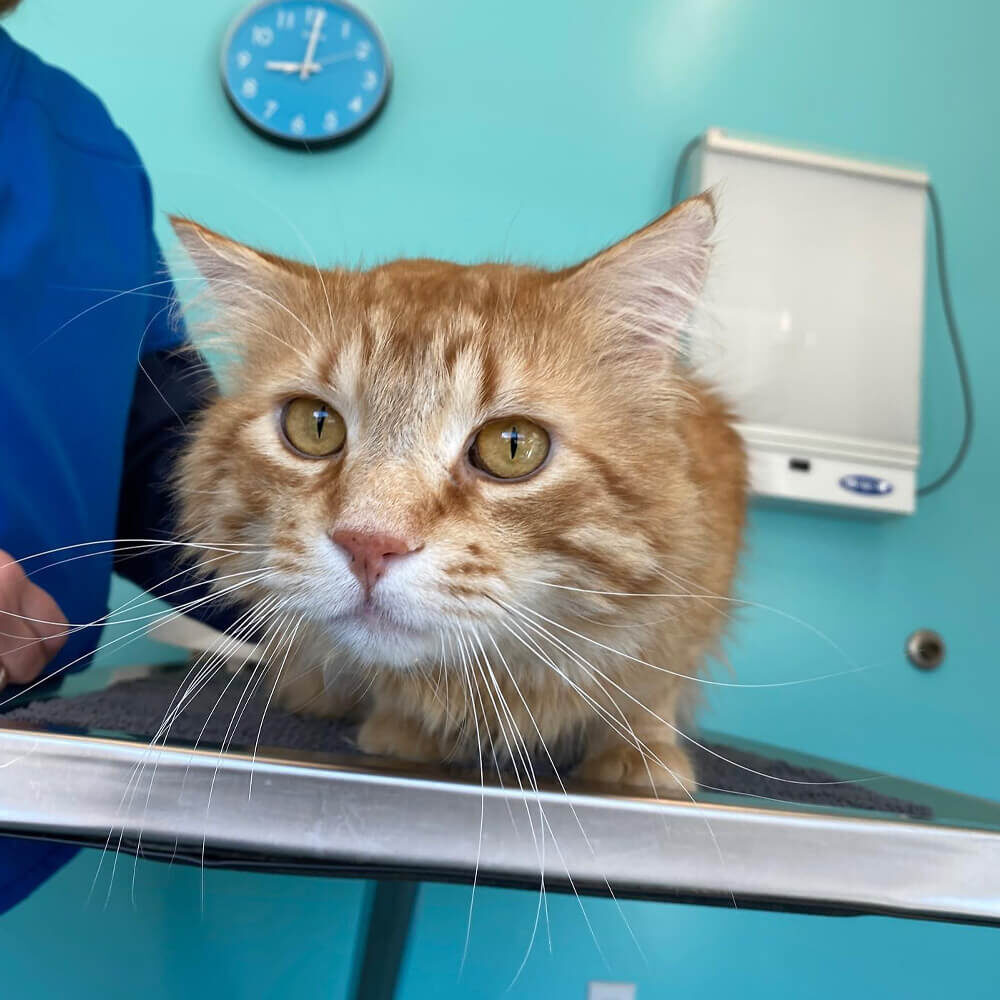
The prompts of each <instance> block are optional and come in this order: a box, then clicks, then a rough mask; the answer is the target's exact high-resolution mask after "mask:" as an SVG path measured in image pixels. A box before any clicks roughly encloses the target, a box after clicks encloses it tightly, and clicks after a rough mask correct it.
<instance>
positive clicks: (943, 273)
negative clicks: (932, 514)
mask: <svg viewBox="0 0 1000 1000" xmlns="http://www.w3.org/2000/svg"><path fill="white" fill-rule="evenodd" d="M700 142H701V136H695V138H693V139H692V140H691V141H690V142H689V143H688V144H687V145H686V146H685V147H684V148H683V149H682V150H681V152H680V155H679V156H678V157H677V166H676V167H675V168H674V183H673V187H672V189H671V192H670V203H671V205H676V204H677V202H679V201H680V200H681V189H682V188H683V186H684V175H685V174H686V172H687V167H688V163H689V162H690V160H691V157H692V155H693V154H694V151H695V149H697V148H698V144H699V143H700ZM927 200H928V201H929V202H930V206H931V218H932V219H933V222H934V240H935V252H936V255H937V272H938V286H939V287H940V289H941V305H942V307H943V308H944V318H945V323H946V324H947V326H948V337H949V338H950V340H951V347H952V350H953V351H954V354H955V367H956V368H957V369H958V379H959V382H960V384H961V386H962V407H963V410H964V413H965V424H964V426H963V428H962V440H961V442H960V443H959V446H958V450H957V451H956V452H955V457H954V458H953V459H952V460H951V464H950V465H949V466H948V468H947V469H945V470H944V472H942V473H941V475H940V476H938V477H937V479H933V480H931V482H929V483H926V484H925V485H923V486H918V487H917V496H921V497H925V496H927V494H928V493H933V492H934V491H935V490H937V489H940V488H941V487H942V486H944V484H945V483H947V482H948V480H950V479H951V478H952V476H954V475H955V473H956V472H958V470H959V469H960V468H961V467H962V463H963V462H964V461H965V456H966V455H967V454H968V451H969V446H970V445H971V444H972V434H973V431H974V429H975V426H976V413H975V407H974V405H973V402H972V382H971V380H970V379H969V368H968V365H967V364H966V361H965V351H964V350H963V348H962V337H961V334H960V333H959V330H958V320H956V319H955V307H954V305H953V304H952V301H951V285H950V284H949V282H948V266H947V262H946V259H945V248H944V221H943V220H942V218H941V205H940V203H939V202H938V196H937V192H936V191H935V190H934V185H933V184H928V185H927Z"/></svg>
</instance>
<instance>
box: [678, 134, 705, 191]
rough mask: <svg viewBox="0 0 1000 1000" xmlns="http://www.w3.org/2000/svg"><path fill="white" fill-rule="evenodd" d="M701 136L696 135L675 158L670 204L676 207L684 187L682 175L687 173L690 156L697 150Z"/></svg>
mask: <svg viewBox="0 0 1000 1000" xmlns="http://www.w3.org/2000/svg"><path fill="white" fill-rule="evenodd" d="M700 142H701V136H700V135H696V136H695V137H694V138H693V139H692V140H691V141H690V142H689V143H688V144H687V145H686V146H685V147H684V148H683V149H682V150H681V155H680V156H678V157H677V166H676V167H674V185H673V187H672V188H671V191H670V204H671V205H676V204H677V202H679V201H680V200H681V188H682V187H683V185H684V174H685V173H686V171H687V165H688V162H689V161H690V159H691V156H692V154H693V153H694V151H695V150H696V149H697V148H698V144H699V143H700Z"/></svg>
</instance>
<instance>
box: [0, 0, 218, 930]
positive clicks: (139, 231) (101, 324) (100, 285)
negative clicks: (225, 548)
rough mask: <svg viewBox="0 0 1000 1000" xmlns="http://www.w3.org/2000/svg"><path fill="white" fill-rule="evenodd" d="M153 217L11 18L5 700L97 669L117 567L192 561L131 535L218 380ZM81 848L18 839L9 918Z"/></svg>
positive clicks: (2, 591)
mask: <svg viewBox="0 0 1000 1000" xmlns="http://www.w3.org/2000/svg"><path fill="white" fill-rule="evenodd" d="M15 5H16V0H15V2H14V3H12V2H10V0H7V2H4V0H0V15H2V14H3V13H6V12H8V11H9V10H11V9H12V8H13V7H14V6H15ZM152 218H153V216H152V197H151V192H150V186H149V180H148V178H147V176H146V173H145V171H144V169H143V167H142V164H141V162H140V160H139V157H138V155H137V153H136V151H135V149H134V148H133V146H132V144H131V142H130V141H129V139H128V137H127V136H126V135H125V134H124V133H123V132H122V131H121V130H120V129H118V128H117V127H116V126H115V124H114V122H113V121H112V120H111V118H110V116H109V115H108V113H107V111H106V110H105V109H104V107H103V105H102V104H101V102H100V101H99V100H98V99H97V97H95V96H94V95H93V94H92V93H90V91H88V90H87V89H86V88H85V87H83V86H82V85H81V84H80V83H78V82H77V81H76V80H74V79H73V78H72V77H71V76H69V75H67V74H66V73H64V72H62V71H61V70H58V69H55V68H53V67H51V66H48V65H46V64H45V63H44V62H42V61H41V60H40V59H38V58H37V57H36V56H35V55H33V54H32V53H31V52H29V51H27V50H26V49H24V48H22V47H21V46H19V45H18V44H17V43H16V42H14V40H13V39H12V38H11V37H10V35H9V34H8V33H7V32H6V31H5V30H4V29H3V28H2V27H0V550H2V551H0V685H3V687H4V690H3V691H2V693H0V711H2V709H3V705H9V703H10V700H11V696H12V695H15V694H17V693H18V691H20V690H23V688H24V686H25V685H32V684H37V683H38V681H39V679H40V680H41V682H42V685H43V686H45V687H47V688H51V687H54V686H55V685H57V684H58V681H59V679H60V678H61V677H62V676H63V674H64V672H65V671H66V670H70V669H71V670H76V669H79V668H81V667H83V666H85V665H86V664H87V662H88V660H89V659H90V657H91V656H92V654H93V653H94V651H95V649H96V648H97V646H98V643H99V641H100V638H99V637H100V627H99V625H97V626H95V627H89V628H81V629H73V628H72V627H71V628H69V629H67V628H65V627H63V624H62V623H64V622H66V621H68V622H69V623H72V624H80V623H90V622H95V623H99V622H100V621H101V619H102V617H103V616H105V615H106V614H107V611H108V607H107V601H108V593H109V588H110V580H111V573H112V570H113V569H115V570H117V571H118V572H120V573H121V574H122V575H124V576H126V577H128V578H129V579H131V580H133V581H134V582H136V583H137V584H139V585H140V586H141V587H143V588H145V589H147V590H153V589H154V588H155V587H156V585H157V584H159V583H161V582H162V581H164V580H166V579H167V578H168V577H170V576H172V575H173V574H175V573H176V572H177V566H176V550H175V548H174V547H173V546H169V545H168V546H162V547H159V548H145V549H138V550H134V551H127V550H126V546H125V545H124V543H123V544H122V545H120V546H118V549H117V551H116V546H115V544H114V541H113V540H114V539H161V538H162V539H169V538H170V537H171V535H172V533H173V532H172V524H171V516H170V496H169V486H168V481H169V476H170V466H171V460H172V458H173V456H174V454H175V453H176V450H177V448H178V447H179V445H180V443H181V442H182V440H183V432H184V422H185V418H186V417H187V416H189V415H190V414H191V413H192V412H194V411H195V410H197V409H198V408H199V406H200V405H202V404H203V402H204V398H205V393H210V392H211V391H213V389H214V385H213V383H212V382H211V378H210V376H206V375H204V374H202V372H203V371H204V366H202V365H201V364H200V363H199V361H198V359H197V357H196V356H195V355H194V354H193V352H190V351H183V352H180V353H178V351H177V348H178V347H180V346H181V345H182V344H183V341H184V331H183V328H182V326H180V325H178V324H177V323H176V322H175V321H174V320H173V319H172V312H173V310H172V309H171V305H172V304H173V296H174V290H173V286H172V284H171V282H170V280H169V277H168V275H167V273H166V270H165V268H164V265H163V262H162V259H161V255H160V249H159V247H158V246H157V242H156V239H155V237H154V235H153V227H152ZM140 361H141V365H140ZM109 540H110V541H109ZM81 543H98V544H91V545H86V546H81ZM67 546H78V547H77V548H64V547H67ZM60 550H62V551H60ZM41 553H48V554H47V555H39V554H41ZM78 555H82V556H85V558H72V561H67V560H68V559H70V558H71V557H75V556H78ZM192 582H193V579H186V578H179V579H175V580H173V581H172V582H171V583H170V589H171V590H173V589H175V588H178V587H183V586H186V585H188V584H190V583H192ZM199 586H200V585H199ZM154 592H155V590H154ZM201 593H202V592H201V591H199V589H198V587H197V586H196V587H192V588H191V589H188V590H186V591H184V592H183V593H182V594H180V595H178V596H177V597H176V598H173V599H174V600H176V601H185V600H193V599H195V598H196V597H198V596H200V594H201ZM203 617H205V618H206V619H207V620H209V621H211V622H212V623H213V624H216V625H221V626H223V627H224V626H225V624H227V621H226V619H225V617H224V616H223V615H222V614H221V613H216V615H215V616H214V617H213V615H211V614H209V615H205V616H203ZM29 619H36V620H35V621H31V620H29ZM46 678H47V679H46ZM73 851H74V849H73V848H71V847H68V846H65V845H60V844H47V843H44V842H41V841H28V840H21V839H16V838H10V837H0V913H2V912H4V911H5V910H6V909H9V908H10V907H11V906H12V905H14V903H16V902H17V901H19V900H20V899H22V898H23V897H24V896H26V895H27V894H28V893H29V892H30V891H31V890H32V889H33V888H34V887H35V886H37V885H38V884H39V883H40V882H42V881H43V880H44V879H45V878H47V877H48V876H49V875H51V874H52V873H53V872H54V871H56V870H57V869H58V868H59V867H60V866H61V865H62V864H64V863H65V862H66V861H67V860H68V859H69V858H70V857H71V856H72V854H73Z"/></svg>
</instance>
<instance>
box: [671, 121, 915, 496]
mask: <svg viewBox="0 0 1000 1000" xmlns="http://www.w3.org/2000/svg"><path fill="white" fill-rule="evenodd" d="M691 152H692V154H693V159H692V162H691V169H690V172H689V179H690V182H691V184H692V186H693V187H695V188H696V189H697V190H704V189H706V188H714V189H715V191H716V192H717V194H718V199H719V203H720V224H719V229H718V232H717V240H718V242H717V247H716V256H715V261H714V263H713V269H712V277H711V278H710V281H709V286H708V288H707V289H706V302H707V310H706V312H707V320H708V323H707V326H708V328H709V330H710V332H711V333H712V334H713V335H711V336H706V337H704V338H700V337H695V338H694V340H693V342H692V351H693V352H695V353H696V354H700V357H697V358H696V360H697V361H698V362H699V363H700V364H701V365H702V367H704V368H706V369H708V370H709V372H710V373H711V374H712V375H713V376H714V377H716V378H718V379H720V380H721V383H722V385H723V387H729V388H730V394H731V395H732V396H733V397H734V398H735V399H736V401H737V405H738V412H739V416H740V430H741V432H742V434H743V436H744V438H745V439H746V442H747V445H748V448H749V452H750V464H751V481H752V487H753V490H754V492H755V493H757V494H759V495H763V496H766V497H773V498H781V499H785V500H793V501H806V502H812V503H820V504H833V505H836V506H840V507H849V508H856V509H864V510H872V511H884V512H891V513H896V514H902V513H912V512H913V510H914V508H915V503H916V475H917V466H918V463H919V458H920V436H919V434H920V376H921V356H922V345H923V321H924V263H925V260H924V258H925V226H926V216H925V213H926V191H927V185H928V183H929V179H928V177H927V175H926V174H923V173H921V172H918V171H913V170H903V169H899V168H896V167H888V166H882V165H879V164H873V163H865V162H860V161H856V160H849V159H843V158H840V157H834V156H828V155H825V154H819V153H813V152H806V151H803V150H797V149H792V148H788V147H784V146H778V145H772V144H770V143H764V142H759V141H756V140H749V139H743V138H737V137H735V136H732V135H729V134H727V133H725V132H723V131H722V130H720V129H710V130H708V131H707V132H706V133H705V134H704V135H703V136H701V138H700V140H699V141H698V142H697V145H696V146H694V147H693V148H692V150H691Z"/></svg>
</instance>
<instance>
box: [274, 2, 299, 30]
mask: <svg viewBox="0 0 1000 1000" xmlns="http://www.w3.org/2000/svg"><path fill="white" fill-rule="evenodd" d="M278 27H279V28H285V29H288V28H294V27H295V11H294V10H283V9H282V8H280V7H279V8H278Z"/></svg>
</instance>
